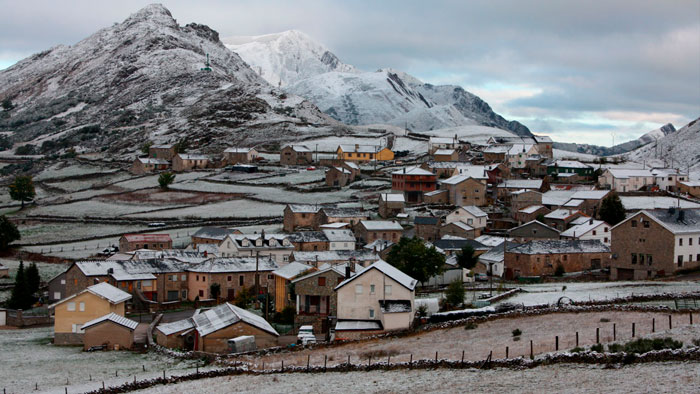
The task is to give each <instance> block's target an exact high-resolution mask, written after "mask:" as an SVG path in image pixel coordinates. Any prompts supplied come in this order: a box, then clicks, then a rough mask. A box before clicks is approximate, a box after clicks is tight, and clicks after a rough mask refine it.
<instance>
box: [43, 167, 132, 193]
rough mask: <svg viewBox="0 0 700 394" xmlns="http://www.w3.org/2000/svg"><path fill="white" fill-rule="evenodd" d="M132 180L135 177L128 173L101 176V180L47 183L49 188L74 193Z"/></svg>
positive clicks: (89, 179) (72, 180) (90, 179)
mask: <svg viewBox="0 0 700 394" xmlns="http://www.w3.org/2000/svg"><path fill="white" fill-rule="evenodd" d="M130 178H133V175H130V174H128V173H126V172H119V173H115V174H111V173H110V174H109V175H105V176H101V177H99V178H88V179H71V180H67V181H61V182H51V183H48V182H47V184H48V185H49V186H53V187H57V188H59V189H63V190H66V191H69V192H74V191H80V190H85V189H90V188H94V187H101V186H103V185H107V184H110V183H116V182H120V181H124V180H126V179H130Z"/></svg>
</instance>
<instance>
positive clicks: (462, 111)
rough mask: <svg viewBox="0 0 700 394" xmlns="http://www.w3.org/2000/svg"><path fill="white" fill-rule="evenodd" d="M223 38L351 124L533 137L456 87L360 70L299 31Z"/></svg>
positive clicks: (266, 72)
mask: <svg viewBox="0 0 700 394" xmlns="http://www.w3.org/2000/svg"><path fill="white" fill-rule="evenodd" d="M224 42H225V43H226V44H227V46H228V47H229V48H231V49H232V50H234V51H236V52H237V53H238V54H239V55H240V56H241V57H242V58H243V60H245V61H246V62H247V63H248V64H250V65H251V67H252V68H253V70H255V71H256V72H258V73H260V74H261V75H262V76H263V78H265V79H266V80H267V81H268V82H270V83H272V84H273V85H277V84H281V86H282V87H284V88H285V89H286V90H287V91H288V92H290V93H294V94H297V95H299V96H301V97H304V98H306V99H308V100H310V101H311V102H313V103H314V104H316V105H317V106H318V107H319V108H320V109H321V110H322V111H323V112H325V113H327V114H328V115H330V116H331V117H333V118H334V119H337V120H339V121H341V122H343V123H346V124H349V125H368V124H388V125H394V126H400V127H408V128H409V129H410V130H412V131H426V130H434V129H441V128H446V127H456V126H464V125H483V126H491V127H497V128H500V129H504V130H509V131H512V132H514V133H516V134H518V135H527V136H530V135H531V134H530V131H529V130H528V129H527V127H525V126H523V125H522V124H520V123H518V122H509V121H507V120H505V119H503V117H501V116H500V115H498V114H496V113H495V112H493V110H492V109H491V107H490V106H489V105H488V104H487V103H486V102H484V101H483V100H481V99H480V98H479V97H477V96H475V95H473V94H471V93H469V92H467V91H465V90H464V89H462V88H461V87H459V86H453V85H444V86H434V85H430V84H426V83H423V82H422V81H420V80H418V79H417V78H415V77H413V76H411V75H409V74H406V73H403V72H400V71H396V70H392V69H381V70H378V71H375V72H360V71H359V70H357V69H355V68H354V67H352V66H350V65H347V64H344V63H341V62H340V61H339V60H338V57H337V56H335V55H334V54H332V53H331V52H330V51H329V50H328V49H327V48H326V47H324V46H323V45H322V44H319V43H318V42H316V41H314V40H313V39H312V38H310V37H309V36H308V35H306V34H303V33H301V32H298V31H288V32H284V33H279V34H270V35H265V36H258V37H231V38H226V39H224Z"/></svg>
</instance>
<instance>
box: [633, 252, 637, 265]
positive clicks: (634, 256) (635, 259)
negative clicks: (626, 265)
mask: <svg viewBox="0 0 700 394" xmlns="http://www.w3.org/2000/svg"><path fill="white" fill-rule="evenodd" d="M632 264H637V254H636V253H632Z"/></svg>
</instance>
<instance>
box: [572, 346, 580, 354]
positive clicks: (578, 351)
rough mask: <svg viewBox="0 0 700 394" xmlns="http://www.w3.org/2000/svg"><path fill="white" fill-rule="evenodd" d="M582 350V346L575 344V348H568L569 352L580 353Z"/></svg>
mask: <svg viewBox="0 0 700 394" xmlns="http://www.w3.org/2000/svg"><path fill="white" fill-rule="evenodd" d="M582 351H583V348H582V347H578V346H576V347H575V348H573V349H571V350H569V353H581V352H582Z"/></svg>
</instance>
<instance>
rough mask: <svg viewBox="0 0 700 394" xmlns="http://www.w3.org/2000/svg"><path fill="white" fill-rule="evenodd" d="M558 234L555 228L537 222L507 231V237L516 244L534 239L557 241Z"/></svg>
mask: <svg viewBox="0 0 700 394" xmlns="http://www.w3.org/2000/svg"><path fill="white" fill-rule="evenodd" d="M559 233H560V232H559V230H557V229H556V228H554V227H550V226H547V225H546V224H544V223H541V222H539V221H537V220H533V221H531V222H527V223H525V224H521V225H520V226H518V227H515V228H512V229H510V230H508V236H510V237H513V239H514V240H515V241H516V242H527V241H532V240H536V239H559Z"/></svg>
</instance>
